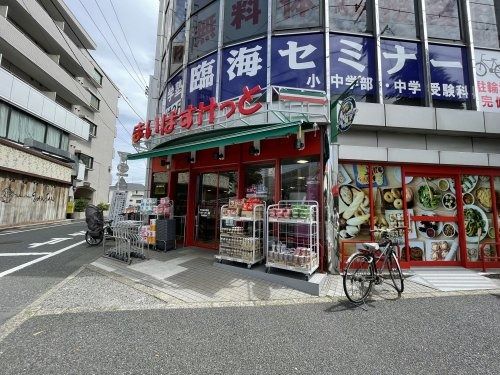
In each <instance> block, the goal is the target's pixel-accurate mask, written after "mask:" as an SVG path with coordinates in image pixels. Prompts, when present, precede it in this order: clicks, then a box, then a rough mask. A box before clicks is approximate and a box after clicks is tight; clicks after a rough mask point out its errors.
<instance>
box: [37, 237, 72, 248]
mask: <svg viewBox="0 0 500 375" xmlns="http://www.w3.org/2000/svg"><path fill="white" fill-rule="evenodd" d="M70 239H71V238H68V237H63V238H52V239H51V240H50V241H47V242H36V243H32V244H30V245H29V246H28V247H29V248H30V249H33V248H34V247H40V246H43V245H55V244H56V243H59V242H63V241H66V240H70Z"/></svg>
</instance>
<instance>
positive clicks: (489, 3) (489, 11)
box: [470, 0, 500, 48]
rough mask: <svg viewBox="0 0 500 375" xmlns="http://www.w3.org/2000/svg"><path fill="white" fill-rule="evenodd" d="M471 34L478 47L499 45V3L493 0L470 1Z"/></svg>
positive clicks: (496, 46)
mask: <svg viewBox="0 0 500 375" xmlns="http://www.w3.org/2000/svg"><path fill="white" fill-rule="evenodd" d="M470 11H471V18H472V34H473V37H474V45H476V46H478V47H487V48H499V47H500V4H499V3H498V1H495V0H474V1H471V2H470Z"/></svg>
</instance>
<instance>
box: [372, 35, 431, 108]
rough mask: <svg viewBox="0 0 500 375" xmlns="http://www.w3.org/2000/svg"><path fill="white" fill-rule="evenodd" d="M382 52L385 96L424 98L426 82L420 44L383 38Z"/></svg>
mask: <svg viewBox="0 0 500 375" xmlns="http://www.w3.org/2000/svg"><path fill="white" fill-rule="evenodd" d="M381 52H382V82H383V84H382V88H383V93H384V97H385V98H391V99H398V98H412V99H421V98H423V97H424V96H425V87H424V83H425V82H424V74H423V60H422V49H421V47H420V44H419V43H412V42H401V41H399V40H387V39H383V40H382V42H381Z"/></svg>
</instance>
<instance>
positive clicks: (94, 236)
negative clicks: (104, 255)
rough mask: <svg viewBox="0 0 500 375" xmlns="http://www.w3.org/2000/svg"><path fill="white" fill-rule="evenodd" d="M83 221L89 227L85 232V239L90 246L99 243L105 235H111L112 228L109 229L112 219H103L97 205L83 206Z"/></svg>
mask: <svg viewBox="0 0 500 375" xmlns="http://www.w3.org/2000/svg"><path fill="white" fill-rule="evenodd" d="M85 222H86V223H87V227H88V229H89V230H88V231H87V232H86V233H85V241H86V242H87V243H88V244H89V245H90V246H97V245H99V244H100V243H101V242H102V240H103V239H104V236H105V235H106V236H108V237H112V236H113V230H112V229H111V222H112V220H104V215H103V212H102V210H101V209H99V207H97V206H94V205H92V204H89V205H88V206H87V208H85Z"/></svg>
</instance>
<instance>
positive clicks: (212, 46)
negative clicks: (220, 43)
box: [189, 2, 219, 61]
mask: <svg viewBox="0 0 500 375" xmlns="http://www.w3.org/2000/svg"><path fill="white" fill-rule="evenodd" d="M218 34H219V4H218V3H217V2H215V3H213V4H211V5H209V6H207V7H206V8H204V9H203V10H201V11H200V12H198V13H196V14H195V15H194V16H192V17H191V35H190V40H189V61H193V60H196V59H197V58H199V57H202V56H205V55H207V54H208V53H210V52H212V51H215V50H216V49H217V39H218Z"/></svg>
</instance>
